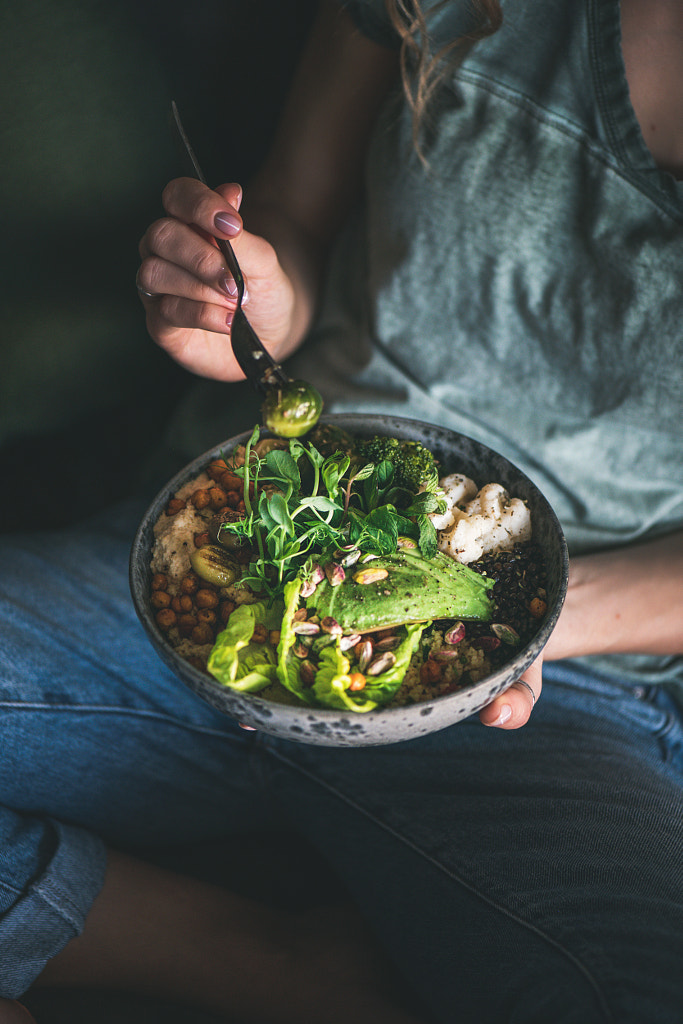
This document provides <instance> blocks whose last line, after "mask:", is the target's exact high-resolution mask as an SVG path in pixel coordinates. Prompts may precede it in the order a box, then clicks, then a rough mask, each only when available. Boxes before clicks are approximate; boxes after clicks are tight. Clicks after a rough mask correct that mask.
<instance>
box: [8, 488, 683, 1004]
mask: <svg viewBox="0 0 683 1024" xmlns="http://www.w3.org/2000/svg"><path fill="white" fill-rule="evenodd" d="M139 511H140V510H139V509H138V508H136V507H134V506H131V507H128V508H125V509H118V510H116V512H115V513H112V514H110V515H109V516H107V517H102V518H101V519H99V520H98V521H97V522H93V523H90V524H87V525H82V526H80V527H78V528H75V529H74V530H71V531H65V532H63V533H61V534H55V535H52V536H38V535H36V536H29V537H18V538H17V537H13V538H11V539H8V540H3V541H2V542H1V543H0V564H2V566H3V573H2V578H1V580H0V621H1V622H2V636H3V642H2V648H1V651H0V666H1V668H2V689H1V690H0V744H1V749H2V772H1V778H0V788H1V790H2V796H1V800H0V804H1V807H2V809H1V810H0V848H1V849H2V854H1V855H0V995H2V996H9V997H12V996H17V995H19V994H20V993H21V992H23V991H24V990H25V989H26V988H27V987H28V986H29V985H30V984H31V982H32V980H33V979H34V978H35V977H36V976H37V974H38V973H39V972H40V970H41V968H42V966H43V964H44V963H45V962H46V960H47V959H48V958H49V957H50V956H52V955H54V954H55V953H56V952H57V951H58V950H59V949H60V948H62V947H63V946H64V945H65V944H66V943H67V942H68V941H69V939H70V938H71V937H72V936H73V935H74V934H76V933H77V932H78V931H79V930H80V928H81V927H82V924H83V920H84V917H85V915H86V914H87V910H88V906H89V904H90V902H91V901H92V899H93V898H94V896H95V895H96V892H97V891H98V887H99V885H100V884H101V879H102V868H103V858H104V849H105V844H113V845H115V846H117V847H120V848H123V849H126V850H129V851H132V852H135V851H137V850H143V849H145V848H146V847H147V846H148V845H149V844H150V843H160V842H164V843H168V844H169V845H182V844H187V843H188V842H190V841H194V840H197V841H199V840H211V839H216V838H220V837H224V836H228V835H233V836H234V835H239V834H245V833H251V832H253V831H254V830H257V829H264V828H267V827H272V825H273V823H274V822H275V823H277V824H278V825H279V826H281V825H284V826H285V827H287V828H291V829H295V830H297V831H300V832H301V834H302V835H303V836H304V837H305V839H306V840H307V841H308V842H310V843H311V844H313V846H314V848H316V849H317V850H318V851H319V853H320V857H321V861H323V862H324V863H326V864H329V866H330V868H329V870H330V872H334V873H336V875H337V876H338V877H339V878H340V879H341V881H342V882H343V883H344V885H345V886H346V887H347V888H348V889H349V890H350V891H351V893H352V894H353V896H354V897H355V899H356V900H357V902H358V904H359V906H360V907H361V908H362V910H363V912H364V913H365V914H366V916H367V918H368V920H369V921H370V923H371V924H372V926H373V928H374V929H375V931H376V933H377V935H378V937H379V939H380V941H381V942H382V944H383V945H384V946H385V948H386V949H387V950H388V951H389V953H390V955H391V956H392V958H393V959H394V960H395V962H396V963H397V965H398V966H399V967H400V968H401V970H402V973H403V975H404V977H405V978H406V980H407V982H408V983H409V984H410V986H411V987H412V988H413V989H414V991H415V994H416V996H417V997H418V998H419V999H420V1000H421V1001H422V1002H423V1003H424V1004H425V1005H426V1006H427V1007H428V1009H429V1012H430V1013H431V1015H432V1017H433V1020H434V1021H436V1022H443V1024H452V1021H453V1020H454V1019H455V1018H456V1017H457V1020H458V1021H459V1022H460V1021H463V1022H467V1021H472V1022H475V1021H476V1022H478V1024H480V1022H482V1021H491V1022H497V1021H501V1022H502V1021H506V1022H516V1021H519V1022H524V1024H534V1022H538V1024H547V1022H548V1021H549V1020H552V1021H553V1022H560V1024H561V1022H568V1024H569V1022H575V1021H576V1022H579V1021H580V1022H581V1024H590V1022H593V1021H595V1022H598V1021H600V1022H606V1021H612V1022H619V1024H625V1022H630V1021H633V1022H638V1024H641V1022H643V1021H654V1020H656V1021H658V1022H661V1024H667V1022H671V1024H673V1022H675V1021H679V1020H680V1006H681V1005H683V982H682V981H681V975H680V970H679V964H680V961H681V955H682V954H683V813H682V812H683V801H682V799H681V792H682V790H681V777H682V774H683V732H682V723H681V719H680V717H679V714H678V711H677V710H676V707H675V705H674V704H673V703H672V702H671V701H670V699H669V697H668V695H667V693H666V692H665V691H664V690H663V689H658V688H651V689H643V688H640V689H634V688H632V687H626V686H619V685H617V684H615V683H614V682H612V681H610V680H608V679H602V678H600V677H590V676H587V675H586V674H585V673H583V672H577V671H575V670H574V668H573V667H572V666H571V665H561V664H558V665H553V666H549V667H548V671H547V673H546V687H545V690H544V693H543V696H542V698H541V700H540V701H539V703H538V705H537V707H536V710H535V711H534V714H533V717H532V721H531V722H530V724H529V725H528V726H527V727H525V728H524V729H523V730H521V731H520V732H517V733H504V732H501V731H499V730H490V729H486V728H484V727H483V726H481V725H480V724H479V722H478V721H477V720H476V719H473V720H468V721H467V722H463V723H460V724H459V725H456V726H455V727H453V728H450V729H447V730H445V731H443V732H441V733H437V734H434V735H433V736H431V737H426V738H424V739H422V740H418V741H415V742H412V743H407V744H399V745H396V746H392V747H383V748H364V749H359V750H334V749H329V748H316V747H309V746H304V745H299V744H292V743H288V742H285V741H280V740H275V739H273V738H270V737H266V736H263V735H259V734H255V733H249V732H245V731H244V730H241V729H240V728H239V727H238V726H237V725H236V724H235V723H234V722H232V721H230V720H229V719H227V718H225V717H223V716H222V715H220V714H219V713H217V712H215V711H214V710H213V709H212V708H210V707H208V706H206V705H204V704H203V703H202V702H201V701H200V700H199V699H198V698H197V697H195V695H194V694H192V693H190V692H189V691H188V690H186V689H185V688H184V687H183V686H182V684H181V683H179V682H177V681H176V680H175V679H174V677H173V676H172V675H171V674H170V673H169V672H168V671H167V669H166V668H165V667H164V666H163V664H162V663H161V662H160V661H159V660H158V658H157V656H156V655H155V653H154V652H153V650H152V648H151V647H150V645H149V643H148V641H147V639H146V637H145V636H144V633H143V631H142V629H141V627H140V626H139V624H138V623H137V621H136V619H135V615H134V612H133V609H132V606H131V602H130V599H129V597H128V592H127V571H126V569H127V566H126V563H127V556H128V550H129V542H130V537H131V535H132V529H133V525H134V522H135V520H136V519H137V516H138V514H139ZM273 856H274V858H275V859H276V860H277V857H278V854H277V850H274V851H273Z"/></svg>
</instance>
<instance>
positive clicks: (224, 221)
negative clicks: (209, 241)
mask: <svg viewBox="0 0 683 1024" xmlns="http://www.w3.org/2000/svg"><path fill="white" fill-rule="evenodd" d="M213 222H214V224H215V225H216V227H217V228H218V230H219V231H222V232H223V234H224V235H230V237H231V238H234V237H235V235H238V234H239V232H240V229H241V227H242V225H241V223H240V221H239V220H238V219H237V217H235V216H234V215H233V214H232V213H217V214H216V216H215V217H214V218H213Z"/></svg>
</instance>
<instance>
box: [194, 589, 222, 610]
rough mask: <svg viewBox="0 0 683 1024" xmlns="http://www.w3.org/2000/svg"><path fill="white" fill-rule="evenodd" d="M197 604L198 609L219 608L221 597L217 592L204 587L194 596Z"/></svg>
mask: <svg viewBox="0 0 683 1024" xmlns="http://www.w3.org/2000/svg"><path fill="white" fill-rule="evenodd" d="M194 601H195V604H196V605H197V608H217V607H218V602H219V597H218V594H217V593H216V591H215V590H209V589H208V588H207V587H202V589H201V590H198V591H197V593H196V594H195V596H194Z"/></svg>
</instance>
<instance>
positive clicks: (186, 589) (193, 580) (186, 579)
mask: <svg viewBox="0 0 683 1024" xmlns="http://www.w3.org/2000/svg"><path fill="white" fill-rule="evenodd" d="M198 587H199V578H198V577H197V576H195V575H194V573H188V575H187V576H183V578H182V580H181V581H180V593H181V594H194V593H196V591H197V589H198Z"/></svg>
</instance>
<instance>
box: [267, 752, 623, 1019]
mask: <svg viewBox="0 0 683 1024" xmlns="http://www.w3.org/2000/svg"><path fill="white" fill-rule="evenodd" d="M265 749H266V751H267V753H269V754H271V755H272V756H273V757H275V758H276V759H277V760H279V761H281V762H283V763H284V764H286V765H287V766H288V767H289V768H292V769H293V770H294V771H296V772H299V773H300V774H302V775H305V776H306V778H308V779H309V780H310V781H311V782H314V783H315V784H316V785H318V786H321V787H322V788H323V789H326V790H327V791H328V792H329V793H331V794H332V795H333V796H335V797H337V798H338V799H339V800H342V801H343V802H344V803H345V804H347V805H348V806H349V807H352V808H353V809H354V810H355V811H357V812H358V813H359V814H362V815H363V817H365V818H367V819H369V820H370V821H372V822H374V824H375V825H377V826H378V828H381V829H382V830H383V831H384V832H386V833H388V834H389V835H391V836H393V838H394V839H396V840H398V842H400V843H402V844H403V845H404V846H406V847H408V848H409V849H410V850H412V851H413V853H416V854H417V855H418V856H419V857H421V858H422V859H423V860H425V861H427V862H428V863H429V864H431V865H432V866H433V867H435V868H436V869H437V870H438V871H440V872H441V873H442V874H445V875H447V876H448V877H449V878H451V879H452V880H453V881H454V882H456V883H457V884H458V885H460V886H462V888H464V889H466V890H467V891H468V892H469V893H471V894H472V895H473V896H475V897H476V898H477V899H479V900H481V901H482V902H483V903H486V904H487V905H488V906H490V907H492V908H493V909H494V910H495V911H496V912H498V913H500V914H503V915H504V916H505V917H508V918H509V919H510V920H512V921H513V922H514V923H515V924H517V925H519V926H520V927H521V928H523V929H525V930H527V931H529V932H532V933H533V934H535V935H536V936H537V937H538V938H540V939H541V940H542V941H543V942H546V943H547V944H548V945H549V946H551V947H552V948H553V949H555V950H557V951H558V952H559V953H560V954H561V955H562V956H563V957H565V959H566V960H567V961H568V962H569V963H570V964H571V965H572V966H573V967H574V968H575V970H577V971H578V973H579V974H581V976H582V977H583V978H584V979H585V981H586V982H587V984H588V985H589V987H590V988H591V990H592V991H593V993H594V995H595V998H596V1000H597V1004H598V1007H599V1010H600V1012H601V1013H602V1015H603V1017H604V1020H605V1024H614V1016H613V1014H612V1012H611V1010H610V1009H609V1006H608V1005H607V1002H606V999H605V996H604V995H603V993H602V990H601V988H600V985H599V984H598V981H597V980H596V979H595V978H594V977H593V975H592V973H591V971H590V970H589V968H588V967H587V966H586V965H585V964H584V963H583V962H582V961H581V960H580V959H579V958H578V957H577V956H576V955H575V954H574V953H572V952H571V951H570V950H569V949H567V948H566V947H565V946H563V945H562V943H561V942H560V941H559V940H558V939H554V938H552V936H550V935H547V934H546V933H545V932H544V931H543V930H542V929H541V928H539V927H538V925H535V924H532V923H531V922H529V921H525V920H524V919H523V918H521V917H519V916H518V915H517V914H516V913H515V912H514V911H512V910H510V909H509V908H507V907H504V906H501V905H500V904H499V903H497V902H496V901H495V900H493V899H492V898H491V897H489V896H486V895H485V894H484V893H483V892H481V891H480V890H479V889H477V888H476V887H475V886H474V885H472V884H471V883H469V882H467V881H466V880H465V879H464V878H461V877H460V876H459V875H457V874H455V872H453V871H452V870H451V869H450V868H448V867H446V866H445V865H444V864H442V863H441V862H440V861H439V860H436V859H435V858H434V857H433V856H432V855H431V854H428V853H426V852H425V851H424V850H422V849H421V848H420V847H419V846H417V845H416V844H415V843H414V842H413V841H412V840H411V839H408V838H407V837H406V836H404V835H402V834H401V833H400V832H397V831H396V829H394V828H393V827H392V826H391V825H388V824H387V823H386V822H383V821H381V820H380V819H379V818H377V817H375V815H374V814H373V813H372V812H371V811H368V810H366V809H365V808H364V807H362V806H361V805H360V804H358V803H356V801H355V800H353V799H352V798H351V797H349V796H346V794H344V793H342V792H340V791H339V790H338V789H336V788H335V787H334V786H333V785H331V784H330V783H328V782H325V781H324V780H322V779H320V778H318V776H316V775H314V774H313V773H312V772H310V771H308V770H307V769H306V768H303V767H302V766H301V765H299V764H297V762H296V761H291V760H290V759H289V758H288V757H286V756H285V755H284V754H283V753H281V752H280V751H279V750H276V749H274V748H272V747H271V746H270V745H267V746H265Z"/></svg>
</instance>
